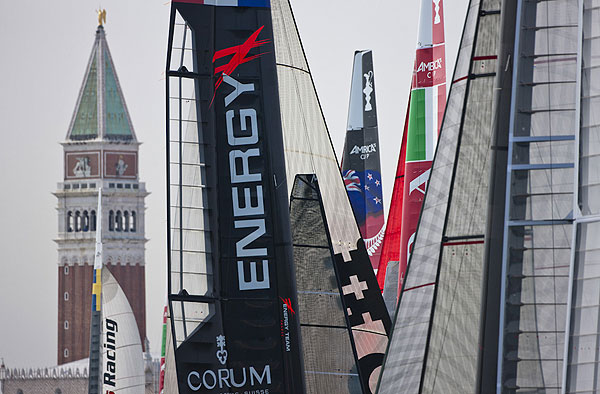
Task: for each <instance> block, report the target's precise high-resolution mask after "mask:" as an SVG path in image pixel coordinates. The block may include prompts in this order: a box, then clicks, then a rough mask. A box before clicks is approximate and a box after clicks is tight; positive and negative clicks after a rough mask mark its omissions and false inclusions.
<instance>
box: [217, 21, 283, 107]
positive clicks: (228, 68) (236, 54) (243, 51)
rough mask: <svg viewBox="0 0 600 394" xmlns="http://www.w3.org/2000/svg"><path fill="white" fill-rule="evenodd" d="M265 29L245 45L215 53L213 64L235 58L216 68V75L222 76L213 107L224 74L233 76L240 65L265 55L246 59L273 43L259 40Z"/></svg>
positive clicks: (260, 29)
mask: <svg viewBox="0 0 600 394" xmlns="http://www.w3.org/2000/svg"><path fill="white" fill-rule="evenodd" d="M264 27H265V26H264V25H263V26H261V27H260V28H259V29H258V30H257V31H255V32H254V33H252V35H251V36H250V37H249V38H248V39H247V40H246V42H244V43H243V44H241V45H236V46H234V47H230V48H226V49H221V50H220V51H216V52H215V54H214V56H213V63H214V62H215V61H217V60H218V59H221V58H224V57H226V56H230V55H233V57H232V58H231V60H229V63H227V64H225V65H223V66H219V67H215V75H217V74H219V73H221V75H219V78H218V79H217V82H215V94H214V95H213V99H212V101H211V103H210V104H211V105H212V102H213V101H214V100H215V95H216V94H217V89H219V86H221V83H223V74H227V75H231V74H233V72H234V71H235V69H236V68H238V66H239V65H240V64H244V63H248V62H249V61H251V60H254V59H256V58H258V57H261V56H262V55H264V53H260V54H258V55H252V56H248V57H246V56H247V55H248V53H249V52H250V50H251V49H253V48H258V47H260V46H263V45H265V44H268V43H269V42H271V40H258V35H259V34H260V32H261V31H262V29H263V28H264Z"/></svg>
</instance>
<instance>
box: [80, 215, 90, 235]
mask: <svg viewBox="0 0 600 394" xmlns="http://www.w3.org/2000/svg"><path fill="white" fill-rule="evenodd" d="M81 221H82V222H83V225H82V230H83V231H89V230H90V217H89V215H88V211H83V218H82V220H81Z"/></svg>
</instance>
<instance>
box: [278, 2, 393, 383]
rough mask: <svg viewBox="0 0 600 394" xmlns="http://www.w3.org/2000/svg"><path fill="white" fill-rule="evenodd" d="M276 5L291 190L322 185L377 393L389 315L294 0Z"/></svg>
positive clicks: (360, 350)
mask: <svg viewBox="0 0 600 394" xmlns="http://www.w3.org/2000/svg"><path fill="white" fill-rule="evenodd" d="M271 5H272V12H273V30H274V34H275V57H276V60H277V74H278V81H279V93H280V105H281V120H282V126H283V134H284V145H285V155H286V170H287V184H288V188H289V189H290V190H291V189H292V187H293V182H294V180H295V177H296V175H297V174H316V176H317V179H318V180H319V185H320V191H321V195H322V199H323V205H324V210H325V215H326V217H327V229H328V231H329V235H330V237H331V243H332V245H333V251H334V259H335V264H336V267H337V269H338V273H339V275H340V280H341V283H342V292H343V294H344V300H345V302H346V305H347V307H348V308H349V309H350V312H351V317H350V325H351V327H352V334H353V337H354V341H355V343H356V349H357V357H358V359H359V362H358V364H359V374H360V375H361V376H362V384H363V392H372V391H373V390H374V389H375V385H376V382H377V378H378V376H379V370H380V368H379V367H380V366H381V364H382V362H383V355H384V353H385V349H386V346H387V342H388V339H387V335H388V332H389V328H390V325H391V324H390V320H389V315H388V313H387V310H386V307H385V303H384V302H383V298H382V297H381V291H380V290H379V286H378V284H377V280H376V278H375V274H374V272H373V269H372V267H371V263H370V260H369V256H368V254H367V250H366V248H365V245H364V242H363V240H362V238H361V234H360V231H359V228H358V226H357V224H356V220H355V218H354V213H353V212H352V207H351V205H350V201H349V200H348V196H347V194H346V189H345V187H344V183H343V180H342V177H341V174H340V170H339V168H340V167H339V164H338V161H337V159H336V156H335V153H334V150H333V146H332V144H331V140H330V138H329V133H328V131H327V126H326V124H325V119H324V117H323V113H322V112H321V108H320V105H319V101H318V97H317V94H316V90H315V87H314V85H313V81H312V77H311V74H310V70H309V68H308V63H307V61H306V58H305V55H304V51H303V49H302V44H301V42H300V37H299V34H298V29H297V27H296V24H295V22H294V17H293V14H292V10H291V7H290V4H289V1H288V0H273V1H272V2H271Z"/></svg>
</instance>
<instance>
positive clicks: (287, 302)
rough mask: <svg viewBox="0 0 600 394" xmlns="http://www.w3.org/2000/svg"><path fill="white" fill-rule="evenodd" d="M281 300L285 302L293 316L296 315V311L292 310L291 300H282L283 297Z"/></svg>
mask: <svg viewBox="0 0 600 394" xmlns="http://www.w3.org/2000/svg"><path fill="white" fill-rule="evenodd" d="M279 299H280V300H281V301H283V303H284V304H286V305H287V307H288V309H289V311H290V312H292V315H295V314H296V311H294V308H292V300H291V299H289V298H281V297H279Z"/></svg>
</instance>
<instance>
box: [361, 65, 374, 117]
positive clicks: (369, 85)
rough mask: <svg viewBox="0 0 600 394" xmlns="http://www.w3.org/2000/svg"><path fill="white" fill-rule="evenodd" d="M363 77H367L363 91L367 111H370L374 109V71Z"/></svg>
mask: <svg viewBox="0 0 600 394" xmlns="http://www.w3.org/2000/svg"><path fill="white" fill-rule="evenodd" d="M363 77H365V88H364V89H363V93H364V94H365V112H369V111H372V110H373V105H371V94H372V93H373V71H369V72H368V73H365V74H363Z"/></svg>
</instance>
